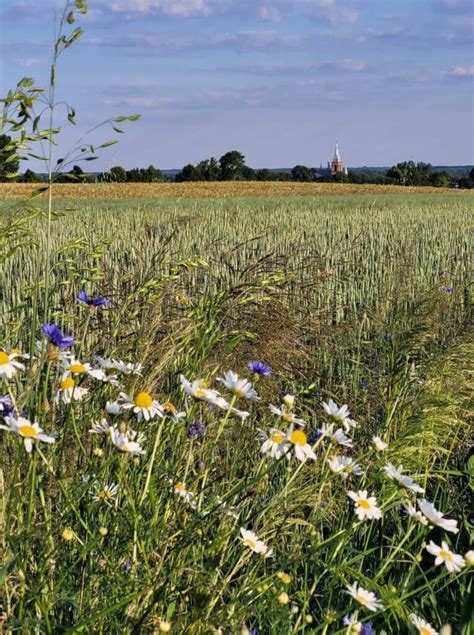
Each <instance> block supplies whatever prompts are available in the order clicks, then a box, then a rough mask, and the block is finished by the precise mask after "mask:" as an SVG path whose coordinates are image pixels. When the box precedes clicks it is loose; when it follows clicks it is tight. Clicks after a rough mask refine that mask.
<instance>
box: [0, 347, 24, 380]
mask: <svg viewBox="0 0 474 635" xmlns="http://www.w3.org/2000/svg"><path fill="white" fill-rule="evenodd" d="M18 357H20V355H18V354H17V353H7V352H6V351H0V379H11V378H12V377H13V375H14V374H15V373H16V372H18V371H19V370H25V365H24V364H22V363H21V362H18V361H16V360H17V358H18Z"/></svg>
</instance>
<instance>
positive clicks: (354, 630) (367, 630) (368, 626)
mask: <svg viewBox="0 0 474 635" xmlns="http://www.w3.org/2000/svg"><path fill="white" fill-rule="evenodd" d="M342 623H343V624H344V626H349V627H350V628H349V629H348V631H347V632H348V633H349V635H375V631H374V629H373V626H372V622H358V621H357V620H356V619H355V617H354V616H353V615H352V614H350V615H346V616H345V617H344V618H343V620H342Z"/></svg>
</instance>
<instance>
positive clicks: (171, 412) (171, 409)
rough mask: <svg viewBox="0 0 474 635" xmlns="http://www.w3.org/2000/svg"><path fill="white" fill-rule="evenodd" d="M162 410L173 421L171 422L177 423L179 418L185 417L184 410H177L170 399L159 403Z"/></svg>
mask: <svg viewBox="0 0 474 635" xmlns="http://www.w3.org/2000/svg"><path fill="white" fill-rule="evenodd" d="M161 407H162V408H163V412H164V413H165V414H166V415H167V416H168V417H169V418H170V419H171V420H172V421H173V423H179V422H180V421H181V419H184V418H185V417H186V413H185V412H178V409H177V408H176V406H175V405H174V404H173V403H171V401H165V403H163V404H161Z"/></svg>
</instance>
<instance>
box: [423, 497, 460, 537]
mask: <svg viewBox="0 0 474 635" xmlns="http://www.w3.org/2000/svg"><path fill="white" fill-rule="evenodd" d="M418 507H419V508H420V510H421V512H422V513H423V514H424V515H425V516H426V518H427V519H428V522H429V523H430V524H431V525H437V526H438V527H441V529H444V530H445V531H450V532H451V533H453V534H457V533H458V531H459V529H458V526H457V524H458V521H457V520H450V519H448V518H444V514H442V513H441V512H439V511H437V510H436V509H435V506H434V505H433V503H430V502H429V501H427V500H425V499H424V498H422V499H421V500H418Z"/></svg>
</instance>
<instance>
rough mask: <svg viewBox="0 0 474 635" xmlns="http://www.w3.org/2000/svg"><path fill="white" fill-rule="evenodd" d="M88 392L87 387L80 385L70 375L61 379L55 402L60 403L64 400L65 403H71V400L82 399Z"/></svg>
mask: <svg viewBox="0 0 474 635" xmlns="http://www.w3.org/2000/svg"><path fill="white" fill-rule="evenodd" d="M88 392H89V391H88V390H87V388H81V387H80V386H78V385H77V384H76V382H75V381H74V379H73V378H72V377H71V376H70V375H69V376H67V377H64V378H63V379H62V380H61V381H60V383H59V390H58V392H57V393H56V395H55V397H54V402H55V403H59V402H60V401H62V402H63V403H65V404H69V403H71V401H81V399H83V398H84V397H85V396H86V395H87V393H88Z"/></svg>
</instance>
